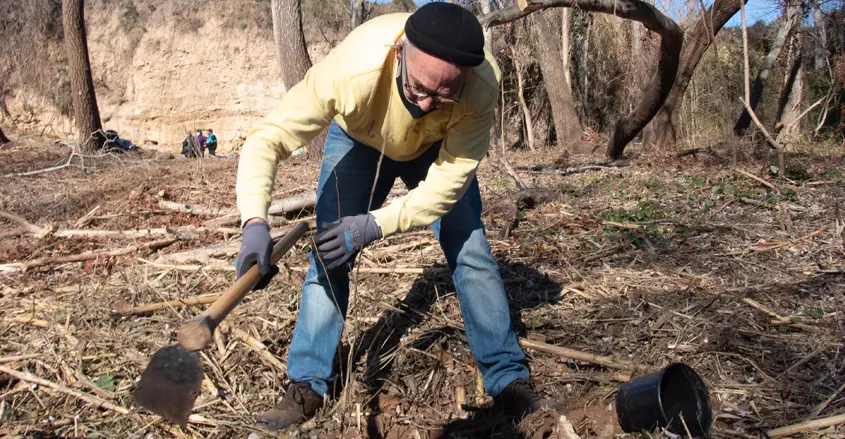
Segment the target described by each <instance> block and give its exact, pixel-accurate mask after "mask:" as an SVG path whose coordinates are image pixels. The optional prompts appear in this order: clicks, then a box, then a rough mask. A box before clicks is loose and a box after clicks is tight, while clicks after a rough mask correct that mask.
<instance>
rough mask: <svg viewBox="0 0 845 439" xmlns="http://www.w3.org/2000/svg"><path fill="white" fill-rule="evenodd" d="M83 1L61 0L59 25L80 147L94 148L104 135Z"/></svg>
mask: <svg viewBox="0 0 845 439" xmlns="http://www.w3.org/2000/svg"><path fill="white" fill-rule="evenodd" d="M84 8H85V5H84V2H83V0H64V1H63V2H62V26H63V27H64V31H65V47H66V49H67V58H68V76H70V88H71V92H72V94H73V112H74V115H75V117H76V127H77V131H78V132H79V142H78V143H79V149H80V151H83V152H90V151H96V150H98V149H100V148H102V147H103V143H105V140H106V137H105V134H104V133H103V130H102V124H101V122H100V110H99V108H97V96H96V94H95V93H94V79H93V77H92V75H91V62H90V60H89V59H88V38H87V36H86V34H85V14H84V13H85V11H84Z"/></svg>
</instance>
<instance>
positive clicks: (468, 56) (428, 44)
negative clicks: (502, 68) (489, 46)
mask: <svg viewBox="0 0 845 439" xmlns="http://www.w3.org/2000/svg"><path fill="white" fill-rule="evenodd" d="M405 36H406V37H407V38H408V41H410V42H411V44H413V45H414V46H416V47H417V48H418V49H420V50H422V51H423V52H425V53H427V54H429V55H431V56H433V57H435V58H440V59H442V60H445V61H449V62H451V63H453V64H456V65H458V66H462V67H477V66H479V65H481V63H483V62H484V54H483V53H482V54H477V53H471V52H465V51H462V50H458V49H455V48H452V47H448V46H444V45H443V44H441V43H440V42H438V41H436V40H434V39H432V38H430V37H429V36H428V35H425V34H424V33H422V32H420V31H419V30H418V29H417V28H416V27H415V26H414V23H413V20H408V21H407V22H406V23H405Z"/></svg>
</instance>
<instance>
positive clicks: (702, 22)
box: [643, 0, 748, 147]
mask: <svg viewBox="0 0 845 439" xmlns="http://www.w3.org/2000/svg"><path fill="white" fill-rule="evenodd" d="M747 1H748V0H715V1H714V2H713V5H712V6H710V8H709V9H707V10H706V11H704V12H702V14H701V19H699V20H698V22H697V23H696V24H695V26H693V28H692V30H691V31H690V32H688V33H687V37H686V43H685V44H684V50H683V51H682V52H681V61H680V68H679V72H678V76H677V77H676V78H675V84H674V86H673V87H672V90H671V92H670V93H669V96H668V97H667V98H666V101H665V102H664V103H663V105H662V106H661V107H660V110H659V111H658V112H657V115H656V116H655V117H654V119H653V120H652V121H651V123H650V124H649V125H648V127H647V128H646V130H645V132H644V133H643V142H644V143H646V144H656V145H661V146H665V147H673V146H675V144H676V143H677V141H678V132H677V129H676V123H675V119H676V118H677V116H678V113H679V112H680V107H681V102H682V101H683V99H684V93H686V91H687V87H688V86H689V83H690V80H691V79H692V75H693V73H695V69H696V67H697V66H698V63H699V62H700V61H701V58H702V57H703V56H704V53H705V52H707V49H708V48H709V47H710V46H711V45H712V44H714V43H715V37H716V34H717V33H718V32H719V31H720V30H721V29H722V27H723V26H724V25H725V23H727V22H728V20H730V18H731V17H733V16H734V15H736V13H737V12H739V9H740V7H741V5H742V4H743V3H745V2H747Z"/></svg>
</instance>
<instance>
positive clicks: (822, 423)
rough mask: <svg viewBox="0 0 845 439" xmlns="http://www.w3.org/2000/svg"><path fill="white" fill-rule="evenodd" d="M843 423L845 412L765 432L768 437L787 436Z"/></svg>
mask: <svg viewBox="0 0 845 439" xmlns="http://www.w3.org/2000/svg"><path fill="white" fill-rule="evenodd" d="M843 423H845V414H842V415H836V416H831V417H828V418H822V419H815V420H812V421H806V422H802V423H800V424H793V425H788V426H785V427H778V428H775V429H772V430H769V431H768V432H767V433H766V434H768V436H769V437H773V438H774V437H782V436H789V435H792V434H795V433H801V432H804V431H810V430H817V429H820V428H825V427H830V426H833V425H839V424H843Z"/></svg>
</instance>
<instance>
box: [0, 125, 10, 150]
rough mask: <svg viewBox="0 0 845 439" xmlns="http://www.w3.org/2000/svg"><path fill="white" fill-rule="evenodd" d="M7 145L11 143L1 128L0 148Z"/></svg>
mask: <svg viewBox="0 0 845 439" xmlns="http://www.w3.org/2000/svg"><path fill="white" fill-rule="evenodd" d="M7 143H12V141H11V140H9V138H8V137H6V133H4V132H3V128H0V146H2V145H5V144H7Z"/></svg>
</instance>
